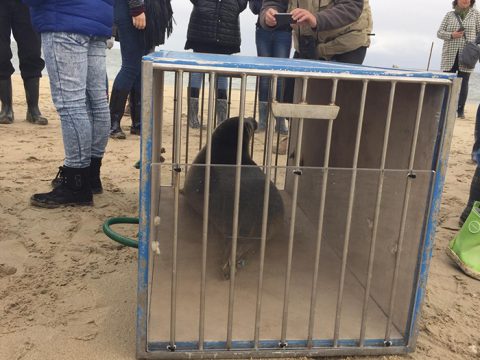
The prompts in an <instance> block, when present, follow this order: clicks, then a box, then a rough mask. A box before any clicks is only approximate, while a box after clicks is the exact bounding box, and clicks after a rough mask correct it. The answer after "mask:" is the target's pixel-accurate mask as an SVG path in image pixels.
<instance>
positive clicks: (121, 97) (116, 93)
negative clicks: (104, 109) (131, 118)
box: [110, 87, 128, 139]
mask: <svg viewBox="0 0 480 360" xmlns="http://www.w3.org/2000/svg"><path fill="white" fill-rule="evenodd" d="M127 97H128V91H124V90H117V89H116V88H115V87H114V88H113V89H112V95H111V97H110V117H111V121H112V123H111V127H110V137H111V138H113V139H125V138H126V136H125V133H124V132H123V131H122V128H121V127H120V121H121V120H122V117H123V113H124V112H125V104H126V102H127Z"/></svg>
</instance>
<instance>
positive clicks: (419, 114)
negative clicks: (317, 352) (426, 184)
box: [385, 83, 426, 341]
mask: <svg viewBox="0 0 480 360" xmlns="http://www.w3.org/2000/svg"><path fill="white" fill-rule="evenodd" d="M425 88H426V83H422V87H421V89H420V95H419V98H418V108H417V118H416V120H415V129H414V132H413V137H412V144H411V148H410V158H409V164H408V170H409V173H410V174H411V173H412V172H413V167H414V164H415V152H416V150H417V140H418V133H419V131H420V121H421V118H422V110H423V100H424V98H425ZM412 181H413V178H412V177H411V176H408V177H407V186H406V189H405V197H404V199H403V207H402V217H401V222H400V234H399V236H398V242H397V254H396V256H395V268H394V271H393V280H392V291H391V293H390V304H389V306H388V318H387V326H386V329H385V341H390V335H391V327H392V321H393V309H394V308H395V297H396V293H397V281H398V273H399V269H400V256H401V253H402V246H403V240H404V237H405V226H406V223H407V213H408V203H409V200H410V190H411V188H412Z"/></svg>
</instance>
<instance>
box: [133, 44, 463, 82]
mask: <svg viewBox="0 0 480 360" xmlns="http://www.w3.org/2000/svg"><path fill="white" fill-rule="evenodd" d="M143 59H144V60H147V61H152V62H153V63H156V64H164V65H167V64H168V65H171V66H172V68H175V67H176V66H178V67H179V68H180V67H181V68H185V66H187V67H189V68H190V67H191V68H192V69H194V68H195V67H198V68H202V69H205V68H213V69H215V68H223V69H232V70H237V71H238V70H240V69H244V70H245V71H247V72H248V70H256V71H259V70H260V71H287V72H295V73H298V72H304V73H328V74H341V75H345V74H350V75H360V76H361V75H364V76H387V77H405V78H424V79H443V80H448V79H453V78H455V77H456V75H455V74H451V73H442V72H431V71H430V72H429V71H414V70H400V69H390V68H378V67H368V66H362V65H353V64H344V63H338V62H330V61H316V60H299V59H282V58H265V57H256V56H240V55H218V54H201V53H193V52H181V51H165V50H163V51H158V52H154V53H151V54H149V55H147V56H144V58H143Z"/></svg>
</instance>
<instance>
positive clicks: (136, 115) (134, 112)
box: [129, 76, 142, 135]
mask: <svg viewBox="0 0 480 360" xmlns="http://www.w3.org/2000/svg"><path fill="white" fill-rule="evenodd" d="M141 83H142V79H141V77H140V76H139V77H138V78H137V80H136V81H135V84H134V85H133V88H132V91H130V97H129V99H130V118H131V119H132V126H131V127H130V134H132V135H140V131H141V122H142V89H141Z"/></svg>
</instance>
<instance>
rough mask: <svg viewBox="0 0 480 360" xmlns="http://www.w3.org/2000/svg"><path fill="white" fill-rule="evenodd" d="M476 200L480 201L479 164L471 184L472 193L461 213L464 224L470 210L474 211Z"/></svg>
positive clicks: (461, 221)
mask: <svg viewBox="0 0 480 360" xmlns="http://www.w3.org/2000/svg"><path fill="white" fill-rule="evenodd" d="M475 201H480V166H477V168H476V169H475V174H474V175H473V178H472V183H471V184H470V194H469V196H468V202H467V205H466V206H465V209H464V210H463V212H462V214H461V215H460V223H461V224H463V223H464V222H465V220H466V219H467V217H468V215H469V214H470V211H472V206H473V203H474V202H475Z"/></svg>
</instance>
